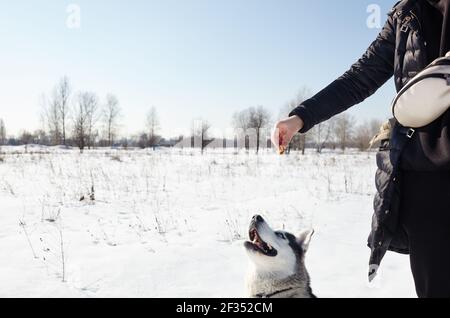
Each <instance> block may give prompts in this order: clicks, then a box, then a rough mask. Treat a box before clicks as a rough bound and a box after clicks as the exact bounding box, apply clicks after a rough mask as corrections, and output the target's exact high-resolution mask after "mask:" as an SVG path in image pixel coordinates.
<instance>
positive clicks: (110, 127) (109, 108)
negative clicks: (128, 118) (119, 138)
mask: <svg viewBox="0 0 450 318" xmlns="http://www.w3.org/2000/svg"><path fill="white" fill-rule="evenodd" d="M120 112H121V110H120V106H119V100H118V99H117V97H116V96H114V95H112V94H109V95H108V96H106V104H105V108H104V110H103V121H104V125H105V127H106V134H107V139H108V146H109V147H111V146H112V145H113V143H114V138H115V137H116V135H117V130H118V123H117V121H118V119H119V116H120Z"/></svg>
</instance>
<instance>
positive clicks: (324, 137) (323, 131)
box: [311, 119, 335, 153]
mask: <svg viewBox="0 0 450 318" xmlns="http://www.w3.org/2000/svg"><path fill="white" fill-rule="evenodd" d="M334 126H335V120H333V119H330V120H328V121H326V122H323V123H320V124H317V125H316V126H314V128H313V129H312V131H311V137H312V139H313V140H314V143H315V145H316V152H317V153H322V150H323V149H324V148H325V146H326V144H327V143H328V142H330V141H331V138H332V136H333V130H334Z"/></svg>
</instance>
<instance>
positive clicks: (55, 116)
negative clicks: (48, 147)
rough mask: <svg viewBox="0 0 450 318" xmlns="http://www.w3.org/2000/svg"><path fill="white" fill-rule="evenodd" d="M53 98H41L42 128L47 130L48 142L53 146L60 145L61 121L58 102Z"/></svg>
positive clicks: (43, 96)
mask: <svg viewBox="0 0 450 318" xmlns="http://www.w3.org/2000/svg"><path fill="white" fill-rule="evenodd" d="M54 97H55V96H53V97H52V98H50V99H47V97H46V96H45V95H44V94H43V95H42V98H41V104H42V105H41V107H42V114H41V118H42V121H43V123H44V126H45V127H46V129H47V130H48V134H49V136H50V141H51V143H52V144H53V145H59V144H61V139H62V138H61V136H62V133H61V125H60V124H61V120H60V112H59V106H58V100H57V99H56V98H54Z"/></svg>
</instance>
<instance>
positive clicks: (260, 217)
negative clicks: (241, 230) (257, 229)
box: [253, 215, 264, 223]
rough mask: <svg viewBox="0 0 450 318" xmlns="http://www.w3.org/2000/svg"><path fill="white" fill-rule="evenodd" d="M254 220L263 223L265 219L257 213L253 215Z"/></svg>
mask: <svg viewBox="0 0 450 318" xmlns="http://www.w3.org/2000/svg"><path fill="white" fill-rule="evenodd" d="M253 221H254V222H257V223H261V222H264V219H263V218H262V216H261V215H255V216H254V217H253Z"/></svg>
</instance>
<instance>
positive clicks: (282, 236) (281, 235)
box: [277, 232, 286, 240]
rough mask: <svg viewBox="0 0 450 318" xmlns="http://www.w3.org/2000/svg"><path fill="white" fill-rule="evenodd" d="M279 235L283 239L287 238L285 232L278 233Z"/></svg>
mask: <svg viewBox="0 0 450 318" xmlns="http://www.w3.org/2000/svg"><path fill="white" fill-rule="evenodd" d="M277 236H278V237H279V238H281V239H283V240H285V239H286V236H284V234H283V233H279V232H278V233H277Z"/></svg>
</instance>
